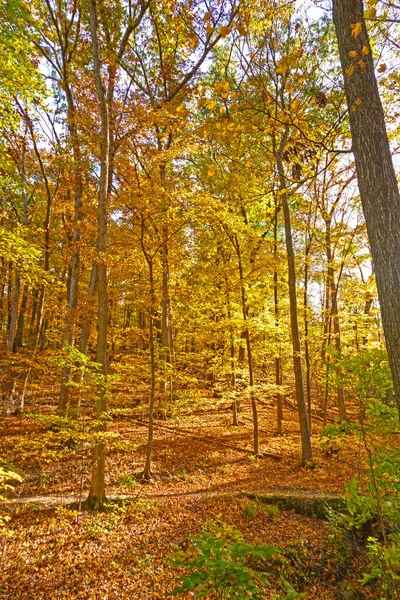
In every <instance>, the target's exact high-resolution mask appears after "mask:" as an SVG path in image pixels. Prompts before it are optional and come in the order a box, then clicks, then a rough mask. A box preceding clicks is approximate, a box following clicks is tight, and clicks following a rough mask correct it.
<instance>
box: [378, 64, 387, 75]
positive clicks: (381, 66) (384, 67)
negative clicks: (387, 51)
mask: <svg viewBox="0 0 400 600" xmlns="http://www.w3.org/2000/svg"><path fill="white" fill-rule="evenodd" d="M386 69H387V67H386V65H385V63H382V64H381V65H379V67H378V73H384V72H385V71H386Z"/></svg>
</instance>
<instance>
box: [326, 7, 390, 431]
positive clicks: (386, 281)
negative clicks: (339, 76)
mask: <svg viewBox="0 0 400 600" xmlns="http://www.w3.org/2000/svg"><path fill="white" fill-rule="evenodd" d="M363 13H364V5H363V2H362V0H333V21H334V24H335V28H336V35H337V40H338V46H339V54H340V60H341V65H342V71H343V77H344V86H345V92H346V98H347V105H348V108H349V118H350V128H351V134H352V140H353V152H354V157H355V162H356V169H357V178H358V186H359V190H360V196H361V203H362V206H363V211H364V217H365V222H366V225H367V232H368V238H369V241H370V246H371V254H372V259H373V261H374V266H375V277H376V284H377V288H378V295H379V302H380V305H381V311H382V323H383V329H384V332H385V339H386V346H387V350H388V356H389V364H390V368H391V372H392V378H393V385H394V392H395V398H396V404H397V410H398V414H399V419H400V343H399V340H400V319H399V315H400V236H399V231H400V193H399V187H398V184H397V179H396V174H395V171H394V168H393V161H392V156H391V152H390V146H389V141H388V137H387V132H386V124H385V117H384V112H383V108H382V103H381V100H380V96H379V89H378V85H377V82H376V78H375V72H374V61H373V57H372V52H371V47H370V43H369V38H368V33H367V28H366V24H365V21H364V18H363ZM357 23H360V25H361V30H360V32H359V34H358V35H355V29H354V25H355V24H357ZM354 52H356V53H357V55H356V58H352V56H353V53H354ZM360 61H362V62H360Z"/></svg>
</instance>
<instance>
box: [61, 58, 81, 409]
mask: <svg viewBox="0 0 400 600" xmlns="http://www.w3.org/2000/svg"><path fill="white" fill-rule="evenodd" d="M64 87H65V93H66V97H67V111H68V128H69V134H70V138H71V144H72V154H73V159H74V169H73V173H74V232H73V236H72V257H71V267H70V269H71V270H70V278H69V288H68V291H67V300H68V306H67V317H66V322H65V334H64V335H65V337H64V344H65V345H66V346H73V344H74V329H75V322H76V308H77V304H78V290H79V266H80V246H79V243H80V239H81V219H82V191H83V181H82V164H81V162H82V156H81V150H80V146H79V139H78V132H77V127H76V122H75V121H76V119H75V103H74V99H73V95H72V90H71V88H70V85H69V80H68V76H67V72H66V68H64ZM71 377H72V373H71V367H64V368H63V369H62V374H61V386H60V397H59V401H58V410H59V411H61V412H67V411H68V409H69V405H70V401H71V387H70V386H69V385H68V383H69V382H70V381H71ZM75 404H76V403H75Z"/></svg>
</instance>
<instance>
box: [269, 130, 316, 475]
mask: <svg viewBox="0 0 400 600" xmlns="http://www.w3.org/2000/svg"><path fill="white" fill-rule="evenodd" d="M286 137H287V132H286V135H285V137H284V138H283V139H282V142H281V148H280V149H279V150H276V151H275V155H276V162H277V167H278V174H279V180H280V191H281V200H282V207H283V215H284V221H285V237H286V251H287V260H288V283H289V302H290V324H291V333H292V345H293V366H294V377H295V388H296V400H297V409H298V413H299V421H300V433H301V449H302V463H303V464H306V463H307V462H308V461H310V460H311V459H312V451H311V438H310V428H309V424H308V417H307V406H306V400H305V394H304V381H303V369H302V365H301V344H300V330H299V322H298V313H297V295H296V263H295V256H294V250H293V239H292V227H291V222H290V209H289V202H288V197H287V192H286V189H287V182H286V176H285V171H284V167H283V161H282V156H281V152H282V151H283V148H284V147H285V145H286V139H285V138H286Z"/></svg>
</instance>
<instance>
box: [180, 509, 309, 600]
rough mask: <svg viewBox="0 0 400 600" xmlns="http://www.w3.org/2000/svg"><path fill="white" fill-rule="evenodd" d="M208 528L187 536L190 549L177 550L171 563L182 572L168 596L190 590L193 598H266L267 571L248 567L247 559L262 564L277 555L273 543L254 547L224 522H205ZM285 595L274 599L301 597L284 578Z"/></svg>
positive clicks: (226, 599) (243, 599)
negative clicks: (197, 533)
mask: <svg viewBox="0 0 400 600" xmlns="http://www.w3.org/2000/svg"><path fill="white" fill-rule="evenodd" d="M206 524H207V526H208V528H209V529H211V533H210V532H209V531H205V532H203V533H201V534H200V535H197V536H190V537H189V538H188V539H189V540H190V542H191V545H192V546H191V548H189V549H188V550H180V551H178V552H176V554H175V555H174V557H173V558H172V559H170V561H169V562H170V564H172V565H173V566H175V567H180V568H182V569H183V570H184V574H182V575H181V576H180V577H177V578H176V580H177V581H179V582H180V583H179V585H177V586H176V587H175V588H174V590H173V591H172V592H170V593H169V594H168V595H169V596H178V595H179V594H186V593H188V592H192V593H194V594H195V596H194V597H195V598H205V597H208V598H214V599H215V600H228V599H235V600H249V598H252V599H253V600H263V599H264V598H266V597H267V595H266V591H265V589H266V587H268V586H269V581H268V578H267V573H266V572H265V571H259V570H256V569H254V568H252V567H251V566H249V560H250V559H254V558H255V559H256V560H258V561H261V562H262V563H265V561H266V560H267V559H269V558H270V557H272V556H274V555H275V554H279V552H280V551H279V550H278V549H277V548H274V547H273V546H261V545H258V546H253V545H251V544H247V543H245V541H244V539H243V536H242V534H241V532H240V531H238V530H237V529H235V528H234V527H231V526H230V525H228V524H226V523H223V522H217V523H215V522H213V521H206ZM284 586H285V596H282V595H281V594H278V595H274V596H273V597H274V598H277V599H278V598H286V599H287V600H293V599H295V598H303V597H304V594H300V595H299V594H297V593H296V592H295V590H293V588H292V587H291V586H290V584H289V583H287V582H286V581H285V582H284Z"/></svg>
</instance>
